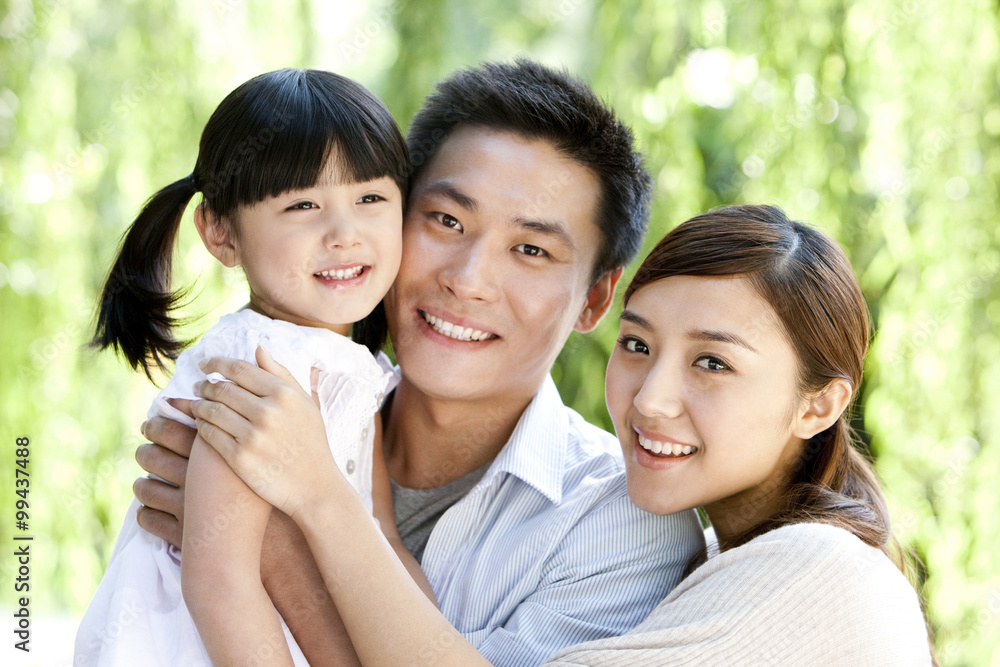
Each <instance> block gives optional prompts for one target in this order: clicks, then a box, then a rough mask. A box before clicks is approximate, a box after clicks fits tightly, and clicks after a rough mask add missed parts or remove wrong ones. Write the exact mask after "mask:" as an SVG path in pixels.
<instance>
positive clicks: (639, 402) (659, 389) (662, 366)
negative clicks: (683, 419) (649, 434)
mask: <svg viewBox="0 0 1000 667" xmlns="http://www.w3.org/2000/svg"><path fill="white" fill-rule="evenodd" d="M632 403H633V405H635V407H636V409H637V410H638V411H639V412H640V413H642V414H643V415H644V416H646V417H663V418H667V419H674V418H676V417H679V416H680V415H682V414H683V413H684V400H683V391H682V383H681V380H680V375H679V373H677V371H676V370H674V369H672V368H671V367H670V364H669V362H668V361H667V360H662V361H660V362H658V363H657V364H656V365H655V366H653V368H652V369H650V372H649V374H648V375H646V379H645V381H644V382H643V383H642V387H641V388H640V389H639V393H637V394H636V395H635V399H633V401H632Z"/></svg>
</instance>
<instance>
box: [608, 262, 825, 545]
mask: <svg viewBox="0 0 1000 667" xmlns="http://www.w3.org/2000/svg"><path fill="white" fill-rule="evenodd" d="M797 369H798V361H797V358H796V355H795V351H794V350H793V348H792V346H791V344H790V343H789V341H788V339H787V337H786V335H785V333H784V331H783V329H782V327H781V324H780V322H779V320H778V316H777V314H776V313H775V312H774V310H773V308H772V307H771V306H770V305H769V304H768V303H767V302H766V301H764V300H763V299H762V298H761V297H760V296H758V295H757V293H756V292H755V291H754V289H753V288H752V287H751V286H750V284H749V283H748V282H747V281H746V279H745V278H742V277H740V276H731V277H718V278H716V277H694V276H673V277H669V278H664V279H662V280H658V281H656V282H653V283H650V284H648V285H645V286H643V287H642V288H640V289H639V290H637V291H636V292H635V293H634V294H633V295H632V297H631V299H630V300H629V303H628V306H627V308H626V309H625V312H624V313H623V314H622V318H621V335H620V338H619V342H618V344H617V345H616V346H615V350H614V353H613V354H612V355H611V360H610V362H609V363H608V374H607V384H606V398H607V402H608V410H609V411H610V413H611V418H612V420H613V421H614V425H615V431H616V432H617V434H618V439H619V441H620V442H621V446H622V450H623V452H624V454H625V466H626V473H627V479H628V493H629V496H630V497H631V499H632V502H633V503H635V504H636V505H637V506H639V507H640V508H642V509H644V510H646V511H648V512H652V513H655V514H670V513H673V512H678V511H681V510H684V509H689V508H692V507H698V506H704V507H705V508H706V510H707V511H708V513H709V516H710V518H711V519H712V522H713V524H716V526H717V529H718V528H719V527H720V526H726V527H727V528H732V530H734V531H739V530H742V529H745V528H749V527H751V526H753V525H755V524H756V523H758V522H759V521H760V520H762V519H764V518H767V517H768V516H770V515H771V514H772V513H773V512H774V510H775V509H776V507H777V503H776V500H777V498H778V496H779V495H780V493H781V491H782V490H783V487H784V485H785V483H786V480H787V474H788V472H789V471H790V470H791V468H792V466H793V465H794V464H795V462H796V460H797V458H798V456H799V453H800V451H801V448H802V442H803V440H802V439H801V438H800V437H798V436H797V435H796V431H797V430H801V429H800V428H799V427H800V424H799V416H800V415H801V413H802V411H803V409H804V403H805V402H804V401H803V400H801V399H800V397H799V395H798V392H797V390H796V377H797V375H796V374H797Z"/></svg>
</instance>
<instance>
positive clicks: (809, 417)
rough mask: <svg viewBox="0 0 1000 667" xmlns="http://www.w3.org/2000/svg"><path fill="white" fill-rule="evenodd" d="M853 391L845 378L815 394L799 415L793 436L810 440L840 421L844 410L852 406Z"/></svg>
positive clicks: (831, 382) (836, 380)
mask: <svg viewBox="0 0 1000 667" xmlns="http://www.w3.org/2000/svg"><path fill="white" fill-rule="evenodd" d="M852 394H853V390H852V387H851V383H850V382H848V381H847V380H845V379H843V378H836V379H834V380H831V381H830V384H828V385H826V387H825V388H824V389H823V390H822V391H820V392H819V393H817V394H815V395H814V396H813V397H812V398H810V399H809V400H808V402H807V403H806V404H805V407H804V410H803V411H802V412H800V413H799V416H798V419H797V422H796V424H795V427H794V429H793V430H792V434H793V435H794V436H796V437H798V438H802V439H803V440H808V439H809V438H811V437H813V436H814V435H816V434H817V433H822V432H823V431H825V430H826V429H828V428H830V427H831V426H833V424H834V423H835V422H836V421H837V420H838V419H840V415H842V414H844V410H846V409H847V406H848V405H850V404H851V395H852Z"/></svg>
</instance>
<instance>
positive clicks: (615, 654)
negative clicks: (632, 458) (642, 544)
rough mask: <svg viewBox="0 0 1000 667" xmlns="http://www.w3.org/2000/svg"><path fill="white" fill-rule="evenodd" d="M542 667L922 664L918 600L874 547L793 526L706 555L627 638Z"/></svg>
mask: <svg viewBox="0 0 1000 667" xmlns="http://www.w3.org/2000/svg"><path fill="white" fill-rule="evenodd" d="M550 660H551V661H550V662H547V663H545V664H546V665H561V666H568V665H577V666H582V665H586V666H587V667H618V666H621V667H626V666H627V667H652V666H653V665H656V666H661V665H662V666H666V665H851V666H861V665H878V666H880V667H881V666H883V665H906V666H907V667H909V666H911V665H929V664H930V653H929V651H928V645H927V632H926V627H925V625H924V619H923V615H922V614H921V611H920V604H919V602H918V600H917V595H916V593H915V592H914V590H913V588H912V587H911V586H910V584H909V582H908V581H907V580H906V578H905V577H904V576H903V574H902V573H901V572H900V571H899V570H898V569H897V568H896V567H895V566H894V565H893V564H892V562H891V561H890V560H889V559H888V558H887V557H886V556H885V555H884V554H883V553H882V552H881V551H879V550H878V549H873V548H871V547H869V546H867V545H866V544H864V543H863V542H862V541H861V540H859V539H858V538H857V537H855V536H854V535H852V534H851V533H849V532H847V531H846V530H843V529H841V528H835V527H833V526H828V525H822V524H795V525H790V526H785V527H783V528H779V529H777V530H774V531H771V532H769V533H765V534H764V535H761V536H760V537H758V538H756V539H754V540H751V541H750V542H748V543H747V544H745V545H743V546H741V547H738V548H736V549H732V550H730V551H727V552H725V553H722V554H720V555H718V556H714V557H713V558H710V559H709V561H708V562H707V563H705V564H704V565H702V566H701V567H700V568H698V569H697V570H695V571H694V572H693V573H692V574H691V575H690V576H688V577H687V579H685V580H684V581H682V582H681V583H680V584H679V585H678V586H677V588H676V589H674V591H673V592H671V594H670V595H668V596H667V597H666V599H664V600H663V602H661V603H660V604H659V606H657V607H656V609H654V610H653V612H652V613H651V614H650V615H649V616H648V617H647V618H646V620H645V621H643V622H642V623H640V624H639V625H638V626H637V627H636V628H634V629H633V630H631V631H630V632H629V633H628V634H625V635H623V636H621V637H611V638H608V639H599V640H596V641H591V642H587V643H585V644H579V645H577V646H574V647H571V648H568V649H565V650H563V651H560V652H559V653H557V654H556V655H554V656H553V657H552V658H551V659H550Z"/></svg>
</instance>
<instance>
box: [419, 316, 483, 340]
mask: <svg viewBox="0 0 1000 667" xmlns="http://www.w3.org/2000/svg"><path fill="white" fill-rule="evenodd" d="M424 321H425V322H427V324H429V325H431V328H432V329H434V331H437V332H438V333H439V334H441V335H442V336H447V337H448V338H454V339H455V340H475V341H480V340H486V339H487V338H492V337H493V334H491V333H488V332H485V331H480V330H479V329H473V328H472V327H460V326H458V325H457V324H452V323H451V322H446V321H445V320H442V319H441V318H440V317H434V316H433V315H431V314H429V313H424Z"/></svg>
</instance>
